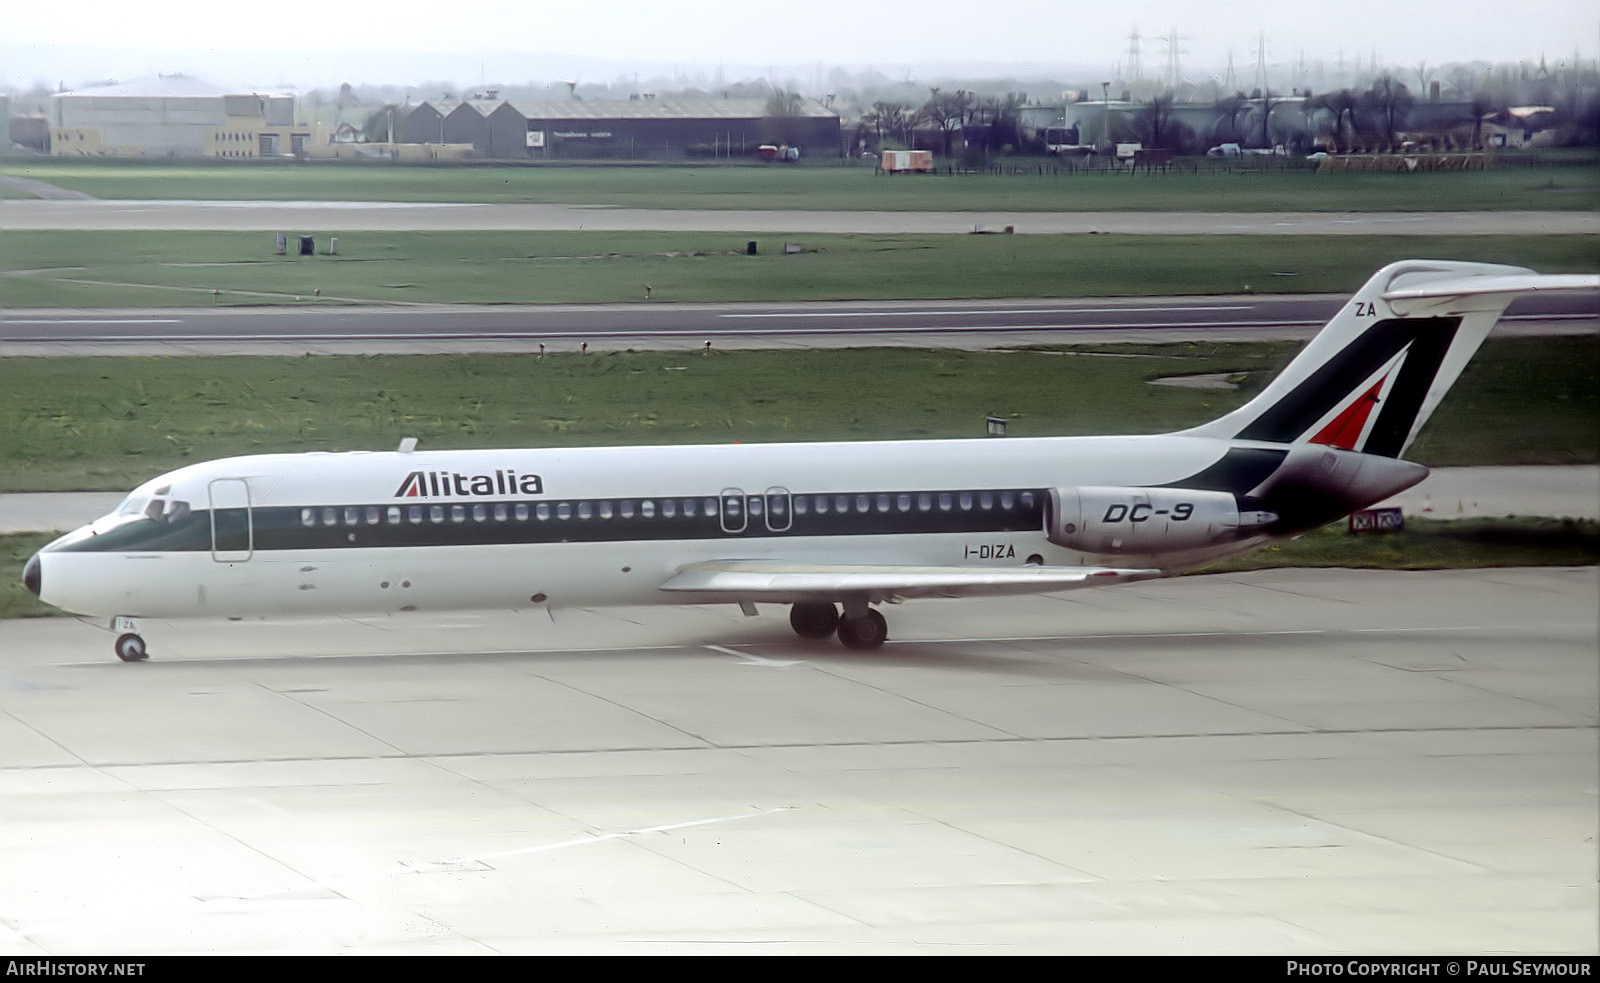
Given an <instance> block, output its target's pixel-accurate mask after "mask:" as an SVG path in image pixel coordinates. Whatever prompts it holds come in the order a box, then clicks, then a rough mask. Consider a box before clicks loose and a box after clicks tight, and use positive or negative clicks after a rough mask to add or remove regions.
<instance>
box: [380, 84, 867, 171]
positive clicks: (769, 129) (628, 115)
mask: <svg viewBox="0 0 1600 983" xmlns="http://www.w3.org/2000/svg"><path fill="white" fill-rule="evenodd" d="M480 120H481V122H480ZM396 139H397V140H398V141H400V142H403V143H445V144H457V143H471V144H472V146H473V152H474V155H475V156H478V157H487V158H494V159H499V160H526V159H621V160H634V159H661V158H672V157H703V158H707V159H714V158H726V157H751V156H755V155H756V153H757V151H758V149H759V148H760V147H762V146H764V145H780V144H781V145H788V146H791V147H798V148H801V150H802V152H804V153H807V154H809V155H812V156H829V157H831V156H834V155H835V154H837V153H838V151H839V114H838V113H836V112H834V111H833V110H832V109H829V108H827V107H825V106H823V105H822V104H821V103H819V102H816V101H814V100H802V101H801V102H800V103H799V105H798V106H797V107H796V108H795V110H794V111H793V113H792V114H791V115H786V116H779V117H774V116H770V115H768V113H767V102H766V100H763V99H704V100H658V99H654V98H651V97H648V96H646V97H641V98H637V99H626V100H606V101H595V100H583V99H564V100H550V101H520V100H519V101H516V102H511V101H504V102H499V103H496V104H490V105H486V104H485V103H483V102H478V101H474V102H470V103H467V102H463V103H460V104H458V105H455V106H452V107H448V108H446V107H443V106H435V105H433V104H431V103H422V104H420V105H418V106H416V107H414V108H413V109H412V110H411V111H410V112H409V113H407V114H406V116H405V118H404V121H403V122H402V123H401V124H399V126H397V128H396Z"/></svg>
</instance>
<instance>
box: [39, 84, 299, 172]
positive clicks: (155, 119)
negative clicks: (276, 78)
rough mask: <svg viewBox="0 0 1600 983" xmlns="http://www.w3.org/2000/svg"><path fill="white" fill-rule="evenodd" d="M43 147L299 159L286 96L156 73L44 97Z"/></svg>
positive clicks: (94, 153)
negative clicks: (46, 134)
mask: <svg viewBox="0 0 1600 983" xmlns="http://www.w3.org/2000/svg"><path fill="white" fill-rule="evenodd" d="M49 113H50V119H49V122H50V149H51V153H52V154H53V155H55V156H57V157H80V156H81V157H237V158H243V157H280V156H285V155H292V156H302V155H304V153H305V147H306V144H307V142H308V141H309V140H310V138H311V130H310V128H309V127H306V128H300V129H297V128H296V127H295V119H294V97H293V96H290V95H274V94H265V93H260V92H251V91H248V90H243V89H234V88H229V87H227V86H222V85H217V84H215V83H212V82H208V81H206V80H204V79H200V78H195V77H194V76H191V75H157V76H155V77H153V78H145V79H138V80H135V81H132V82H125V83H121V84H113V85H103V86H95V87H92V88H86V89H79V90H76V91H73V92H61V93H57V94H55V95H53V96H51V97H50V110H49Z"/></svg>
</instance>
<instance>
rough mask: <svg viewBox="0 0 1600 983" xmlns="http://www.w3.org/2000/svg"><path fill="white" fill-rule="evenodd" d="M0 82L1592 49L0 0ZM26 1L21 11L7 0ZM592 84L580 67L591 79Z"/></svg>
mask: <svg viewBox="0 0 1600 983" xmlns="http://www.w3.org/2000/svg"><path fill="white" fill-rule="evenodd" d="M4 6H5V7H6V8H7V10H6V12H4V13H0V83H3V84H6V85H10V86H17V87H26V86H29V85H32V84H34V83H35V82H39V81H47V82H49V83H50V84H51V85H56V84H59V83H62V82H64V83H66V84H67V86H68V87H69V88H70V87H74V86H76V85H79V84H82V83H83V82H87V81H91V80H96V79H107V78H116V79H120V80H123V81H126V80H129V79H132V78H136V77H139V76H142V75H152V74H155V73H156V72H168V73H170V72H188V73H190V74H198V75H202V76H206V77H210V78H214V79H216V80H217V81H223V82H230V83H235V84H240V85H249V86H258V87H266V86H274V85H293V86H297V87H300V88H313V87H328V86H333V85H336V84H337V83H339V82H341V81H353V82H373V83H383V82H389V83H397V84H413V83H416V82H420V81H422V80H424V79H454V80H456V81H459V82H461V83H463V84H474V83H477V82H481V81H489V82H494V81H499V82H509V83H523V82H528V81H546V80H550V79H562V78H572V77H575V76H579V77H582V80H584V81H610V80H612V79H613V78H615V77H618V76H621V75H625V74H627V73H629V72H631V71H638V72H640V74H641V75H648V74H650V73H653V72H657V71H665V72H668V73H670V72H672V71H673V70H674V68H676V69H677V71H678V72H680V73H682V74H683V75H685V76H687V77H690V78H693V77H695V76H696V75H702V76H704V75H710V74H712V73H715V72H716V71H717V70H718V67H719V66H721V67H722V70H723V72H724V73H725V76H726V77H727V78H728V79H729V80H737V79H739V78H744V77H749V76H751V75H765V74H766V70H767V67H768V66H771V68H772V70H773V72H774V74H776V75H779V76H780V77H781V76H783V75H785V74H789V75H793V76H795V77H797V78H798V79H799V80H800V81H801V82H803V83H810V82H811V81H812V79H813V78H814V77H816V76H818V75H820V74H822V73H821V72H818V70H817V66H818V65H819V64H820V65H821V66H823V71H824V72H825V70H826V68H827V67H832V66H835V65H838V66H843V67H846V68H849V69H851V70H856V69H860V68H863V67H875V68H877V69H878V70H879V71H882V72H884V73H885V74H886V75H890V76H892V77H897V78H898V77H905V76H907V75H913V76H917V75H934V74H936V73H937V72H938V71H939V70H940V69H941V67H946V66H985V67H991V68H996V69H999V70H1003V68H1004V67H1005V66H1007V65H1019V66H1026V68H1027V69H1029V70H1037V69H1040V68H1043V69H1045V70H1052V69H1056V70H1059V71H1061V72H1062V73H1063V74H1066V69H1067V68H1068V67H1072V68H1081V67H1084V66H1087V67H1092V68H1093V69H1094V71H1095V72H1098V73H1100V74H1105V73H1107V72H1109V71H1111V70H1113V69H1114V68H1115V67H1116V66H1117V65H1119V64H1121V63H1125V62H1126V60H1127V57H1128V49H1129V41H1128V35H1129V34H1131V33H1132V32H1133V31H1134V30H1135V29H1137V30H1138V31H1139V33H1140V34H1141V35H1143V36H1144V37H1145V38H1146V39H1147V40H1146V44H1145V46H1144V54H1143V61H1144V66H1145V74H1147V75H1154V74H1160V70H1161V68H1162V67H1163V66H1164V65H1165V63H1166V53H1167V44H1166V43H1165V41H1164V38H1165V37H1166V36H1167V35H1169V34H1171V33H1172V32H1173V31H1174V30H1175V31H1176V32H1177V33H1178V35H1179V38H1180V50H1181V51H1182V52H1184V54H1183V66H1184V70H1185V74H1186V75H1188V76H1190V77H1192V78H1204V77H1205V76H1206V75H1208V74H1211V73H1213V72H1217V71H1218V70H1220V68H1221V67H1222V66H1223V65H1224V64H1225V63H1226V61H1227V58H1228V54H1229V52H1230V51H1231V52H1232V53H1233V57H1234V63H1235V66H1236V69H1237V70H1238V71H1240V72H1241V73H1243V74H1245V75H1246V77H1248V75H1249V73H1250V72H1251V71H1252V70H1253V67H1254V65H1255V61H1256V47H1257V41H1258V37H1259V36H1260V35H1261V34H1262V33H1263V32H1264V33H1265V36H1266V43H1267V55H1268V60H1269V61H1272V62H1278V63H1281V64H1286V65H1287V64H1291V63H1294V62H1296V61H1298V60H1299V59H1300V58H1301V56H1302V55H1303V56H1304V57H1305V59H1306V60H1307V61H1308V62H1315V61H1318V60H1321V61H1323V62H1326V63H1328V64H1330V65H1331V64H1333V63H1335V62H1336V61H1337V60H1338V58H1339V57H1340V55H1341V53H1342V55H1343V57H1344V58H1345V59H1346V60H1347V61H1356V60H1359V61H1360V62H1361V63H1362V64H1363V65H1365V64H1366V63H1367V62H1369V61H1370V59H1371V58H1372V55H1373V54H1374V52H1376V54H1377V56H1378V58H1379V59H1380V61H1381V62H1383V63H1386V64H1390V65H1395V66H1402V67H1412V66H1415V65H1416V64H1417V63H1418V62H1421V61H1424V60H1425V61H1427V62H1429V63H1430V64H1442V63H1448V62H1452V61H1468V60H1473V59H1483V60H1488V61H1517V60H1537V59H1538V58H1539V57H1541V56H1544V57H1546V58H1547V59H1548V60H1549V61H1550V63H1551V64H1554V63H1556V62H1557V61H1566V60H1570V59H1571V58H1572V57H1573V54H1574V52H1575V51H1576V52H1579V53H1580V54H1581V57H1582V58H1583V59H1585V60H1589V59H1593V58H1595V56H1596V52H1597V48H1600V4H1597V3H1596V2H1595V0H1515V2H1511V0H1322V2H1293V0H1271V2H1268V0H1235V2H1226V3H1224V2H1213V0H1124V2H1121V3H1114V2H1103V0H1096V2H1082V0H1006V2H1002V3H981V2H975V0H964V2H955V0H787V2H784V0H776V2H774V0H766V2H761V0H588V2H572V3H564V4H557V3H552V2H549V0H545V2H534V0H468V2H466V3H459V4H450V3H437V2H436V3H417V2H410V0H400V2H389V3H375V2H370V0H334V2H332V3H324V4H308V3H278V4H260V3H246V4H229V3H226V2H220V0H145V2H130V0H70V2H68V3H60V4H49V3H42V2H38V0H8V2H7V3H6V4H5V5H4ZM19 7H20V8H21V9H16V8H19ZM585 73H588V74H587V75H585Z"/></svg>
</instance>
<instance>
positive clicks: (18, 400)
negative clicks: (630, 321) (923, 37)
mask: <svg viewBox="0 0 1600 983" xmlns="http://www.w3.org/2000/svg"><path fill="white" fill-rule="evenodd" d="M1298 347H1299V346H1298V345H1297V344H1295V343H1292V342H1248V343H1246V342H1236V343H1218V344H1196V343H1187V344H1170V345H1155V344H1146V345H1091V346H1075V347H1063V348H1039V349H1027V350H1020V351H984V352H967V351H952V350H944V349H938V350H920V349H899V348H886V349H843V350H802V351H785V350H766V351H738V352H735V351H727V352H724V351H716V352H712V353H710V354H702V353H698V352H631V351H624V352H611V353H591V354H589V355H577V354H562V355H550V356H547V357H545V358H540V357H538V356H535V355H448V356H425V355H414V356H305V357H298V358H284V357H204V358H202V357H188V358H175V357H157V358H7V359H0V491H66V490H108V491H120V490H125V489H128V488H131V487H133V486H134V485H136V484H138V483H140V482H142V481H144V480H146V479H148V478H151V477H154V476H155V475H157V474H159V473H161V472H163V471H168V470H171V469H173V468H177V467H181V466H183V465H185V464H190V463H194V462H197V461H204V460H209V459H212V458H218V457H225V456H229V455H234V454H251V453H266V452H294V451H316V450H323V451H344V450H389V449H392V448H393V447H395V446H396V445H397V444H398V442H399V440H400V439H401V438H402V437H408V436H409V437H417V438H419V439H420V441H421V446H423V447H424V448H429V449H443V448H469V447H547V446H551V447H572V446H585V445H596V444H600V445H621V444H670V443H718V442H725V441H745V442H754V441H808V440H874V439H916V438H933V437H967V436H979V435H981V434H982V433H983V426H984V418H985V417H986V416H1001V417H1004V418H1006V419H1007V420H1008V421H1009V422H1010V432H1011V434H1013V435H1016V436H1049V435H1071V434H1130V433H1161V432H1165V431H1169V430H1175V429H1181V428H1183V427H1186V426H1192V425H1195V424H1197V423H1201V422H1203V421H1205V420H1208V419H1211V418H1214V417H1216V416H1218V415H1220V414H1222V413H1224V412H1226V411H1227V410H1229V409H1231V408H1233V407H1234V406H1237V405H1239V404H1240V403H1242V402H1243V401H1244V400H1246V399H1248V398H1249V396H1250V395H1251V394H1253V393H1254V392H1256V391H1258V390H1259V388H1260V386H1261V385H1263V384H1264V383H1265V381H1266V380H1267V379H1268V378H1270V376H1271V375H1272V374H1273V373H1274V372H1276V371H1277V369H1278V368H1279V367H1281V366H1282V365H1283V364H1284V363H1285V362H1287V361H1288V359H1289V358H1290V357H1291V356H1292V355H1293V353H1294V352H1295V351H1296V350H1297V349H1298ZM1213 373H1219V374H1223V375H1226V376H1228V377H1229V378H1231V379H1233V380H1235V381H1236V382H1237V383H1238V384H1239V386H1240V388H1238V389H1237V390H1216V389H1188V388H1181V387H1173V386H1158V385H1150V384H1148V383H1149V381H1150V380H1151V379H1156V378H1160V377H1165V376H1178V375H1195V374H1213ZM1597 421H1600V340H1597V339H1595V338H1593V337H1566V338H1506V339H1494V340H1491V341H1490V342H1489V343H1488V344H1487V345H1486V346H1485V347H1484V350H1483V351H1482V352H1481V353H1480V354H1479V355H1478V357H1477V358H1475V359H1474V360H1473V362H1472V363H1470V364H1469V366H1468V368H1467V371H1466V372H1465V373H1464V375H1463V377H1462V379H1461V381H1460V382H1459V383H1458V384H1457V385H1456V387H1455V388H1454V389H1453V390H1452V391H1451V393H1450V395H1449V396H1448V397H1447V398H1446V399H1445V401H1444V403H1443V404H1442V406H1441V407H1440V409H1439V411H1438V413H1437V414H1436V415H1435V417H1434V418H1433V421H1432V423H1430V425H1429V427H1428V429H1426V430H1424V431H1423V435H1422V437H1421V439H1419V441H1418V442H1417V444H1416V445H1415V446H1414V447H1413V449H1412V452H1411V453H1410V454H1408V456H1409V457H1411V458H1413V459H1415V460H1419V461H1422V462H1423V463H1426V464H1431V465H1462V464H1588V463H1594V462H1595V461H1597V460H1600V447H1597V445H1600V434H1597V431H1600V423H1597Z"/></svg>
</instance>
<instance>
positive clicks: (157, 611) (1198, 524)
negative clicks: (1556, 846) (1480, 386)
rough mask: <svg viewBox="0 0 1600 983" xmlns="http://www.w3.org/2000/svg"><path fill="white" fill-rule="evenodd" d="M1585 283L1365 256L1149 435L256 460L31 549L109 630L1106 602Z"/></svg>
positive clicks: (30, 571)
mask: <svg viewBox="0 0 1600 983" xmlns="http://www.w3.org/2000/svg"><path fill="white" fill-rule="evenodd" d="M1596 288H1600V276H1592V275H1563V276H1540V275H1538V274H1536V273H1534V272H1532V271H1531V270H1524V269H1519V268H1516V267H1510V266H1490V265H1485V264H1479V263H1462V262H1449V261H1433V260H1405V261H1402V262H1398V263H1394V264H1392V265H1390V266H1387V267H1384V268H1383V269H1382V270H1380V271H1378V273H1377V274H1376V275H1374V276H1373V277H1372V279H1371V280H1369V281H1368V282H1367V284H1366V285H1365V286H1364V287H1362V288H1361V290H1360V291H1359V292H1358V293H1357V294H1356V295H1355V297H1354V298H1352V299H1351V301H1350V302H1349V303H1348V304H1347V305H1346V306H1345V307H1344V308H1343V309H1341V310H1340V311H1339V312H1338V313H1337V314H1336V315H1334V317H1333V319H1332V320H1331V321H1329V322H1328V324H1327V326H1326V327H1324V328H1323V329H1322V331H1321V332H1320V333H1319V334H1318V335H1317V336H1316V338H1314V339H1313V340H1312V341H1311V342H1310V343H1309V344H1308V345H1307V346H1306V347H1305V348H1304V349H1303V350H1302V351H1301V352H1300V354H1299V355H1297V356H1296V357H1295V358H1294V360H1293V361H1291V362H1290V363H1289V365H1288V366H1287V367H1286V368H1284V370H1283V371H1282V372H1281V373H1279V375H1278V376H1277V377H1276V378H1274V379H1273V380H1272V381H1271V382H1270V383H1269V384H1268V385H1267V386H1266V388H1265V389H1263V390H1262V391H1261V393H1260V394H1259V395H1257V396H1256V397H1255V398H1254V399H1252V400H1250V401H1249V402H1248V403H1246V404H1245V405H1244V406H1242V407H1240V408H1239V409H1236V410H1234V411H1232V412H1230V413H1227V414H1225V415H1223V416H1221V417H1219V418H1218V419H1216V420H1213V421H1211V422H1210V423H1206V424H1203V425H1201V426H1198V427H1194V428H1191V429H1188V430H1183V431H1179V432H1177V433H1170V434H1165V435H1160V436H1146V437H1035V438H1029V439H1015V438H978V439H974V440H905V441H876V442H860V443H854V442H852V443H811V444H717V445H695V446H680V447H593V448H586V449H570V448H547V449H532V450H527V449H524V450H462V451H451V450H446V451H433V452H417V451H415V450H414V442H410V441H408V442H407V443H405V444H402V447H401V449H400V450H399V451H396V452H393V453H382V454H370V453H350V454H327V453H313V454H264V455H252V456H249V457H234V458H227V459H224V460H219V461H211V462H207V463H202V464H193V465H190V466H188V467H185V468H180V469H178V470H177V471H173V472H170V473H168V474H164V475H161V476H160V477H158V478H154V479H152V480H150V481H147V482H145V483H144V484H143V485H140V486H139V487H138V488H136V489H134V491H133V492H132V493H131V494H130V495H129V496H128V498H127V499H126V501H124V502H123V503H122V505H121V506H119V507H118V508H117V509H116V511H115V512H113V513H112V514H110V515H107V516H105V517H103V518H100V519H97V520H95V521H94V522H92V523H90V524H89V525H86V526H84V527H82V528H81V529H78V530H76V531H74V532H71V533H68V534H67V535H65V536H63V537H61V538H60V539H57V540H56V541H54V542H52V543H50V544H49V545H47V546H45V547H44V548H43V549H41V550H40V551H39V552H38V553H37V554H35V555H34V556H33V557H32V558H31V559H29V560H28V562H27V564H26V565H25V567H24V570H23V582H24V584H25V585H26V586H27V588H28V590H30V591H31V592H33V593H34V594H35V595H37V596H38V597H40V598H41V599H42V600H44V601H46V602H47V603H50V604H54V605H56V606H57V607H60V608H65V609H66V610H68V611H72V612H76V613H79V614H85V615H93V616H97V617H106V618H109V619H110V621H109V624H110V626H111V627H112V630H113V631H116V632H118V633H119V635H118V638H117V640H116V643H115V651H116V654H117V656H118V657H119V658H121V659H123V660H125V661H130V662H131V661H139V660H142V659H144V658H145V657H146V655H147V650H146V646H145V641H144V638H143V636H142V635H141V634H140V627H139V621H138V619H141V618H163V619H164V618H182V617H213V618H232V619H238V618H256V617H274V616H284V617H292V616H312V615H322V616H338V615H360V614H374V615H376V614H393V615H403V614H404V613H405V612H410V611H450V610H468V609H476V610H491V609H493V610H508V611H518V610H522V611H526V610H549V611H554V610H556V609H559V608H570V607H586V606H591V605H610V604H699V603H727V604H737V605H739V606H740V607H741V608H742V609H743V610H744V611H745V613H746V614H751V615H753V614H755V613H756V605H757V604H782V605H787V606H789V623H790V625H791V626H792V627H793V629H794V631H795V632H796V633H797V634H799V635H800V636H801V637H803V638H808V639H820V638H823V637H825V636H827V635H831V634H837V636H838V638H839V640H840V641H841V642H842V643H844V644H845V645H846V646H848V647H850V648H855V649H872V648H876V647H878V646H879V645H882V644H883V642H884V640H885V639H886V638H887V637H888V627H887V623H886V622H885V620H884V617H883V615H882V614H880V613H879V612H878V611H877V610H876V608H875V607H874V606H875V605H881V604H885V603H896V602H899V601H903V600H907V599H912V598H935V597H968V596H992V595H1001V594H1024V593H1037V592H1051V591H1061V590H1068V589H1073V588H1079V587H1094V586H1109V585H1112V584H1120V583H1126V582H1128V581H1133V580H1143V579H1146V578H1151V577H1164V576H1170V575H1173V574H1176V573H1179V572H1181V571H1183V570H1186V569H1188V568H1191V567H1194V566H1196V565H1198V564H1201V563H1205V562H1209V561H1211V560H1214V559H1217V558H1219V557H1224V556H1228V555H1231V554H1235V553H1242V552H1246V551H1249V550H1252V549H1255V548H1257V547H1260V546H1264V545H1266V544H1268V543H1271V542H1272V541H1274V540H1278V539H1283V538H1286V537H1290V536H1296V535H1299V534H1301V533H1303V532H1306V531H1307V530H1310V529H1315V528H1317V527H1319V526H1321V525H1323V524H1325V523H1327V522H1330V521H1333V520H1334V519H1337V518H1339V517H1341V516H1344V515H1347V514H1348V513H1350V512H1352V511H1355V510H1357V509H1362V508H1365V507H1367V506H1369V505H1372V504H1373V503H1375V502H1378V501H1381V500H1383V499H1385V498H1388V497H1389V496H1391V495H1393V494H1395V493H1396V492H1400V491H1403V490H1404V489H1406V488H1409V487H1411V486H1412V485H1414V484H1416V483H1417V482H1419V481H1421V480H1422V479H1423V478H1424V477H1425V476H1426V475H1427V474H1428V469H1427V468H1425V467H1423V466H1422V465H1420V464H1412V463H1409V462H1407V461H1404V460H1401V457H1400V456H1401V455H1402V454H1403V453H1404V452H1405V450H1406V448H1407V447H1408V446H1410V444H1411V442H1412V440H1413V439H1414V438H1415V437H1416V435H1417V431H1418V430H1419V429H1420V428H1421V427H1422V425H1423V424H1424V423H1426V422H1427V420H1428V417H1429V416H1430V415H1431V414H1432V413H1433V411H1434V409H1435V407H1437V406H1438V405H1439V401H1440V399H1442V398H1443V396H1444V394H1445V392H1446V390H1448V389H1449V388H1450V386H1451V384H1452V383H1454V382H1455V380H1456V378H1457V376H1459V375H1460V373H1461V370H1462V369H1463V368H1464V367H1465V366H1466V363H1467V361H1468V359H1470V358H1471V356H1472V354H1473V353H1474V352H1475V351H1476V350H1477V348H1478V346H1479V345H1480V344H1481V343H1482V341H1483V339H1484V337H1485V336H1486V335H1488V333H1489V330H1490V329H1491V328H1492V327H1494V323H1495V321H1496V319H1498V317H1499V316H1500V313H1501V312H1502V311H1503V310H1505V307H1506V305H1507V304H1509V303H1510V302H1511V300H1512V299H1513V298H1514V297H1516V296H1518V295H1519V294H1524V293H1532V292H1541V291H1552V290H1593V289H1596Z"/></svg>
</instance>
